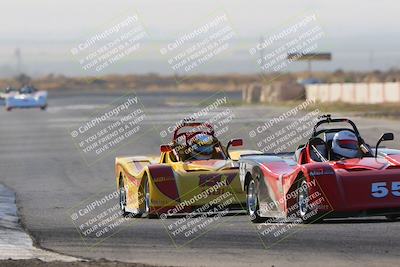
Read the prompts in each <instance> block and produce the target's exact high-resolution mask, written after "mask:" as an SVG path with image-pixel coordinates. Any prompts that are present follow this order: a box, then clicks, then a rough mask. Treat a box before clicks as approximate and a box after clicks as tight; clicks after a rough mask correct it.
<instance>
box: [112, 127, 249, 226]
mask: <svg viewBox="0 0 400 267" xmlns="http://www.w3.org/2000/svg"><path fill="white" fill-rule="evenodd" d="M242 145H243V141H242V139H233V140H231V141H229V142H228V144H227V146H226V147H225V146H223V145H222V144H221V143H220V141H219V140H218V139H217V138H216V137H215V134H214V129H213V127H212V126H211V125H209V124H206V123H200V122H184V123H182V124H181V125H179V126H178V127H176V129H175V131H174V135H173V140H172V143H170V144H168V145H161V149H160V150H161V155H160V156H159V157H143V156H132V157H128V156H127V157H117V158H116V159H115V177H116V182H117V189H118V190H119V195H120V207H121V210H122V213H123V215H124V216H127V215H133V216H136V217H141V216H147V217H149V218H151V217H159V216H162V217H166V216H171V215H176V214H182V213H187V212H195V211H199V210H200V211H203V212H205V211H206V210H207V211H209V210H210V209H212V207H213V206H218V205H219V207H221V203H219V202H218V201H217V200H222V199H223V198H222V197H221V196H230V199H231V201H229V202H227V201H226V203H228V204H229V209H232V208H239V209H244V208H245V206H246V204H245V203H246V194H245V192H243V191H242V189H241V185H240V180H239V164H238V161H237V160H238V158H239V156H240V155H243V154H250V153H254V152H255V151H246V150H242V151H238V150H236V151H232V152H229V147H231V146H232V147H238V146H242ZM226 203H225V204H226ZM212 210H215V207H214V209H212Z"/></svg>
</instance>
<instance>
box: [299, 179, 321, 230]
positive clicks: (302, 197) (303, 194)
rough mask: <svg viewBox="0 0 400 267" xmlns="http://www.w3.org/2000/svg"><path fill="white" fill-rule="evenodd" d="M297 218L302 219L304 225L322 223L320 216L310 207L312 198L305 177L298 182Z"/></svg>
mask: <svg viewBox="0 0 400 267" xmlns="http://www.w3.org/2000/svg"><path fill="white" fill-rule="evenodd" d="M296 191H297V214H296V215H297V217H298V218H300V219H301V220H302V221H303V223H313V222H321V221H322V219H321V218H318V214H317V213H315V212H316V210H313V208H312V205H310V196H309V191H308V184H307V181H306V179H305V178H304V177H303V178H302V179H300V180H299V181H298V182H297V190H296Z"/></svg>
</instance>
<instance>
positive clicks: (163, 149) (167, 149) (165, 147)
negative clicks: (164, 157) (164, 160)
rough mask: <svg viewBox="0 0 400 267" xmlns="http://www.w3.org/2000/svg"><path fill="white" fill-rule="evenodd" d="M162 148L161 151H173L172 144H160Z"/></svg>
mask: <svg viewBox="0 0 400 267" xmlns="http://www.w3.org/2000/svg"><path fill="white" fill-rule="evenodd" d="M160 150H161V152H164V153H165V152H170V151H172V146H170V145H161V146H160Z"/></svg>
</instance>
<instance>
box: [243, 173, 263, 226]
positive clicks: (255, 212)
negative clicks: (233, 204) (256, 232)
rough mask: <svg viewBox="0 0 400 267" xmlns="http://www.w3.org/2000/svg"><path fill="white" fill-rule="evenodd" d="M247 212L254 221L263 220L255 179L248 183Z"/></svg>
mask: <svg viewBox="0 0 400 267" xmlns="http://www.w3.org/2000/svg"><path fill="white" fill-rule="evenodd" d="M246 204H247V214H248V215H249V216H250V220H251V221H252V222H253V223H258V222H261V217H260V206H259V202H258V190H257V186H256V183H255V181H254V180H253V179H251V181H250V182H249V184H248V185H247V193H246Z"/></svg>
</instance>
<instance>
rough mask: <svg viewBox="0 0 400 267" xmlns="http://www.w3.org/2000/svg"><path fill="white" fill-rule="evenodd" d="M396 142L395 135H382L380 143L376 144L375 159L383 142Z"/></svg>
mask: <svg viewBox="0 0 400 267" xmlns="http://www.w3.org/2000/svg"><path fill="white" fill-rule="evenodd" d="M392 140H394V135H393V133H384V134H382V136H381V138H379V140H378V143H376V148H375V158H376V157H378V148H379V145H380V144H381V142H382V141H392Z"/></svg>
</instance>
